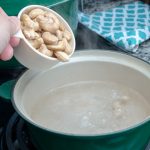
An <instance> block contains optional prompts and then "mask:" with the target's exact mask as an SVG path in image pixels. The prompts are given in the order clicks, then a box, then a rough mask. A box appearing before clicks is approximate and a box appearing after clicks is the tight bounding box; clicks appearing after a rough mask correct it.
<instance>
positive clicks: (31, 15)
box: [29, 8, 44, 19]
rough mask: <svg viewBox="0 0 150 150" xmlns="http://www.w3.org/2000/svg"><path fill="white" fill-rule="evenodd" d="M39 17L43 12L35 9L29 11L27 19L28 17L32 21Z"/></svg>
mask: <svg viewBox="0 0 150 150" xmlns="http://www.w3.org/2000/svg"><path fill="white" fill-rule="evenodd" d="M39 15H44V10H42V9H40V8H35V9H33V10H31V11H30V12H29V17H30V18H31V19H34V18H36V17H37V16H39Z"/></svg>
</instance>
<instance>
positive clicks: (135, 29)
mask: <svg viewBox="0 0 150 150" xmlns="http://www.w3.org/2000/svg"><path fill="white" fill-rule="evenodd" d="M78 18H79V22H80V23H82V24H84V25H85V26H87V27H88V28H89V29H91V30H93V31H94V32H96V33H98V34H99V35H100V36H102V37H104V38H105V39H106V40H108V41H110V42H111V43H113V44H115V45H116V46H118V47H120V48H121V49H124V50H126V51H131V52H135V51H136V50H137V49H138V46H139V44H141V43H142V42H144V41H146V40H147V39H149V38H150V6H149V5H148V4H145V3H143V2H141V1H136V2H133V3H129V4H126V5H123V6H118V7H116V8H113V9H110V10H106V11H102V12H95V13H92V14H85V13H83V12H79V14H78Z"/></svg>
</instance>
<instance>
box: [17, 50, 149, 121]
mask: <svg viewBox="0 0 150 150" xmlns="http://www.w3.org/2000/svg"><path fill="white" fill-rule="evenodd" d="M90 80H92V81H93V80H94V81H110V82H116V83H119V84H122V85H125V86H127V87H130V88H133V89H135V90H136V91H137V92H139V93H140V94H141V95H143V96H144V98H145V99H146V100H147V102H148V104H149V105H150V92H149V90H150V66H149V64H147V63H145V62H143V61H141V60H139V59H136V58H134V57H131V56H128V55H125V54H121V53H116V52H110V51H98V50H97V51H83V52H76V54H75V55H74V57H72V59H71V60H70V62H67V63H64V64H63V63H60V64H58V65H56V66H55V67H53V68H51V69H49V70H48V71H45V72H40V73H37V72H33V71H31V70H29V71H27V72H25V73H24V74H23V75H22V77H21V78H20V79H19V80H18V82H17V84H16V86H15V89H14V104H15V107H16V108H17V111H19V112H20V113H21V114H22V115H23V116H24V117H25V118H27V119H29V120H31V121H32V119H31V118H30V116H29V115H28V114H30V112H31V111H32V109H33V106H34V105H35V103H36V99H38V98H39V97H41V96H42V95H45V94H46V93H48V92H49V91H50V90H51V89H53V88H54V89H55V88H58V87H60V86H63V85H66V84H70V83H75V82H79V81H90ZM24 94H25V99H26V100H25V101H24V102H23V101H22V99H23V98H22V97H23V95H24ZM41 101H42V99H41ZM60 109H61V108H60ZM149 115H150V114H149Z"/></svg>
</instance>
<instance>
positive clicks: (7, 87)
mask: <svg viewBox="0 0 150 150" xmlns="http://www.w3.org/2000/svg"><path fill="white" fill-rule="evenodd" d="M15 83H16V80H10V81H7V82H5V83H3V84H1V85H0V97H1V98H2V99H4V100H5V101H10V99H11V95H12V90H13V87H14V85H15Z"/></svg>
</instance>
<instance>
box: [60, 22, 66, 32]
mask: <svg viewBox="0 0 150 150" xmlns="http://www.w3.org/2000/svg"><path fill="white" fill-rule="evenodd" d="M59 29H60V30H61V31H65V29H66V28H65V26H64V24H63V23H60V25H59Z"/></svg>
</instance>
